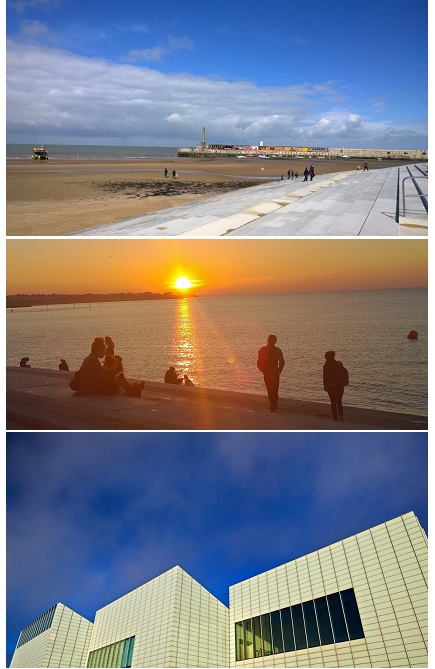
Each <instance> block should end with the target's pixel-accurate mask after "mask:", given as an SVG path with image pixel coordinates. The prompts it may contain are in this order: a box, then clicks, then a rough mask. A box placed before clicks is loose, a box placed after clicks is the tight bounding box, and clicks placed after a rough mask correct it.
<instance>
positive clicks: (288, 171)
mask: <svg viewBox="0 0 435 669" xmlns="http://www.w3.org/2000/svg"><path fill="white" fill-rule="evenodd" d="M290 174H291V172H290V170H287V179H290Z"/></svg>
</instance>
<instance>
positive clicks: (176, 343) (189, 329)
mask: <svg viewBox="0 0 435 669" xmlns="http://www.w3.org/2000/svg"><path fill="white" fill-rule="evenodd" d="M172 364H173V366H174V367H175V368H176V370H177V372H178V373H179V374H180V375H184V374H187V375H188V376H189V378H191V379H192V381H193V382H195V376H197V375H198V372H199V371H200V368H201V364H200V356H199V347H198V342H197V336H196V328H195V322H194V319H193V317H192V313H191V309H190V300H189V298H184V299H182V300H179V302H178V308H177V313H176V320H175V324H174V331H173V339H172Z"/></svg>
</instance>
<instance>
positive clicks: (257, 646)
mask: <svg viewBox="0 0 435 669" xmlns="http://www.w3.org/2000/svg"><path fill="white" fill-rule="evenodd" d="M252 634H253V636H254V657H262V655H263V646H262V643H261V625H260V616H255V618H252Z"/></svg>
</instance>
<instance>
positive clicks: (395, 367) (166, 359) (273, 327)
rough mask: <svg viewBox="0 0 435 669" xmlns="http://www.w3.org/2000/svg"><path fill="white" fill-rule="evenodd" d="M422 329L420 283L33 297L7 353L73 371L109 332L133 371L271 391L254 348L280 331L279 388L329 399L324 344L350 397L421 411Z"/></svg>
mask: <svg viewBox="0 0 435 669" xmlns="http://www.w3.org/2000/svg"><path fill="white" fill-rule="evenodd" d="M413 329H414V330H417V331H418V332H419V337H418V339H417V340H409V339H407V334H408V332H409V331H410V330H413ZM427 331H428V325H427V290H426V289H419V288H417V289H399V290H371V291H349V292H334V293H310V294H306V293H304V294H300V293H299V294H288V295H257V296H251V295H250V296H233V297H190V298H187V299H162V300H146V301H134V302H111V303H104V302H102V303H100V304H98V303H92V304H89V305H83V304H80V305H76V306H75V307H74V305H59V306H49V307H48V308H47V307H31V308H21V309H14V310H13V311H8V312H7V364H8V365H13V366H15V365H18V364H19V361H20V359H21V358H22V357H23V356H28V357H29V358H30V365H31V366H33V367H42V368H52V369H57V366H58V363H59V360H60V358H66V360H67V362H68V364H69V366H70V370H72V371H74V370H76V369H78V368H79V367H80V364H81V362H82V360H83V358H84V357H85V356H86V355H87V353H88V352H89V350H90V344H91V342H92V340H93V339H94V337H96V336H105V335H110V336H111V337H112V339H113V340H114V341H115V353H117V354H118V355H121V356H122V358H123V361H124V368H125V372H126V375H127V376H132V377H136V378H140V379H145V380H146V379H149V380H153V381H162V380H163V376H164V373H165V371H166V370H167V369H168V367H169V366H171V365H172V366H174V367H175V368H176V369H177V371H178V372H179V374H180V375H183V374H187V375H188V376H189V377H190V378H191V379H192V380H193V382H194V383H195V384H197V385H200V386H205V387H209V388H220V389H224V390H235V391H243V392H248V393H256V394H264V392H265V390H264V384H263V379H262V375H261V373H260V372H259V370H258V369H257V367H256V360H257V352H258V349H259V348H260V347H261V346H263V345H265V344H266V340H267V336H268V335H269V334H275V335H276V336H277V337H278V342H277V345H278V346H279V347H280V348H281V349H282V351H283V353H284V357H285V360H286V365H285V368H284V371H283V372H282V375H281V385H280V395H281V396H282V397H289V398H294V399H299V400H313V401H320V402H326V401H327V395H326V393H325V392H324V390H323V384H322V366H323V363H324V354H325V351H327V350H335V351H336V353H337V356H336V357H337V359H339V360H341V361H342V362H343V364H344V365H345V367H347V369H348V370H349V374H350V384H349V386H348V387H347V388H346V390H345V402H346V403H347V404H348V405H353V406H360V407H368V408H373V409H386V410H390V411H400V412H406V413H415V414H419V415H426V414H427V401H428V400H427V369H428V361H427Z"/></svg>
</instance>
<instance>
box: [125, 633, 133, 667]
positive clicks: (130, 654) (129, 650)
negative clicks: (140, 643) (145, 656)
mask: <svg viewBox="0 0 435 669" xmlns="http://www.w3.org/2000/svg"><path fill="white" fill-rule="evenodd" d="M129 641H130V647H129V649H128V656H127V667H131V660H132V658H133V648H134V636H131V637H130V639H129Z"/></svg>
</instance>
